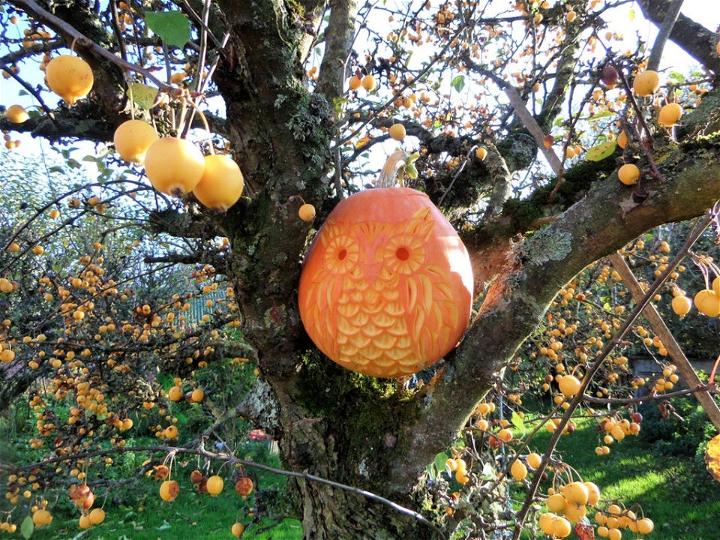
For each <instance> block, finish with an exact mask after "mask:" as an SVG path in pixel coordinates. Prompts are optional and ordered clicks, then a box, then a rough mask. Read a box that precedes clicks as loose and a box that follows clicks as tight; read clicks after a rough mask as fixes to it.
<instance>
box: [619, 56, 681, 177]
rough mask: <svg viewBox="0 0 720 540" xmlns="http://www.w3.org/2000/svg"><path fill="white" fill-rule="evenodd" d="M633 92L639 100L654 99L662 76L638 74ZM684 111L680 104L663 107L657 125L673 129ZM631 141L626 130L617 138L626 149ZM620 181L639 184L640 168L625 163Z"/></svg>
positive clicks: (620, 174) (645, 73)
mask: <svg viewBox="0 0 720 540" xmlns="http://www.w3.org/2000/svg"><path fill="white" fill-rule="evenodd" d="M632 89H633V92H634V93H635V95H636V96H637V97H638V98H643V99H644V98H648V99H652V97H653V96H654V95H655V93H656V92H657V91H658V90H659V89H660V76H659V75H658V73H657V72H656V71H653V70H649V69H648V70H645V71H641V72H639V73H637V74H636V75H635V79H634V80H633V87H632ZM682 114H683V109H682V106H681V105H680V104H679V103H675V102H670V103H666V104H665V105H662V106H661V107H660V108H659V110H658V112H657V124H658V125H659V126H660V127H661V128H667V129H671V128H673V127H674V126H675V125H676V124H677V123H678V122H679V121H680V118H681V117H682ZM629 141H630V137H629V136H628V133H627V131H626V130H624V129H623V130H622V131H621V132H620V134H619V135H618V138H617V144H618V146H619V147H620V148H622V149H625V148H626V146H627V145H628V142H629ZM617 176H618V180H620V182H622V183H623V184H625V185H626V186H632V185H635V184H637V183H638V182H639V180H640V177H641V171H640V168H639V167H638V166H637V165H635V164H634V163H625V164H624V165H622V166H621V167H620V168H619V169H618V171H617Z"/></svg>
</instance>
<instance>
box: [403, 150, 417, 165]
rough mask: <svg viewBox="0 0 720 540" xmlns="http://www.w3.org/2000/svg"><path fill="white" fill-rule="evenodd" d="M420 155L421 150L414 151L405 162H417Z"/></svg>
mask: <svg viewBox="0 0 720 540" xmlns="http://www.w3.org/2000/svg"><path fill="white" fill-rule="evenodd" d="M419 157H420V152H413V153H412V154H410V155H409V156H408V157H407V158H406V159H405V163H407V164H408V165H410V164H412V163H415V162H416V161H417V160H418V158H419Z"/></svg>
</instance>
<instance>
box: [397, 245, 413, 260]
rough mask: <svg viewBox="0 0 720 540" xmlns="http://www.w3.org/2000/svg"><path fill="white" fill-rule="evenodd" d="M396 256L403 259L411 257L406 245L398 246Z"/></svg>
mask: <svg viewBox="0 0 720 540" xmlns="http://www.w3.org/2000/svg"><path fill="white" fill-rule="evenodd" d="M395 256H396V257H397V258H398V259H400V260H401V261H407V260H408V259H409V258H410V252H409V251H408V249H407V248H405V247H400V248H397V251H396V252H395Z"/></svg>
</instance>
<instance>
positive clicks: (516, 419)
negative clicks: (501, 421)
mask: <svg viewBox="0 0 720 540" xmlns="http://www.w3.org/2000/svg"><path fill="white" fill-rule="evenodd" d="M510 421H511V422H512V425H513V426H515V428H516V429H519V430H520V431H524V430H525V422H524V421H523V419H522V417H521V416H520V415H519V414H518V413H517V412H515V411H513V413H512V417H511V418H510Z"/></svg>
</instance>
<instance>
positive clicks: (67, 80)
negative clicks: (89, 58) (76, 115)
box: [45, 54, 94, 106]
mask: <svg viewBox="0 0 720 540" xmlns="http://www.w3.org/2000/svg"><path fill="white" fill-rule="evenodd" d="M45 77H46V79H47V83H48V86H49V87H50V90H52V91H53V92H55V93H56V94H57V95H58V96H60V97H61V98H63V100H65V103H67V104H68V105H70V106H73V105H74V104H75V102H76V101H77V100H78V99H80V98H84V97H85V96H87V95H88V94H89V93H90V90H92V86H93V82H94V77H93V72H92V69H91V68H90V64H88V63H87V62H86V61H85V60H83V59H82V58H80V57H79V56H72V55H67V54H64V55H60V56H56V57H55V58H53V59H52V60H50V62H48V64H47V66H45Z"/></svg>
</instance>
